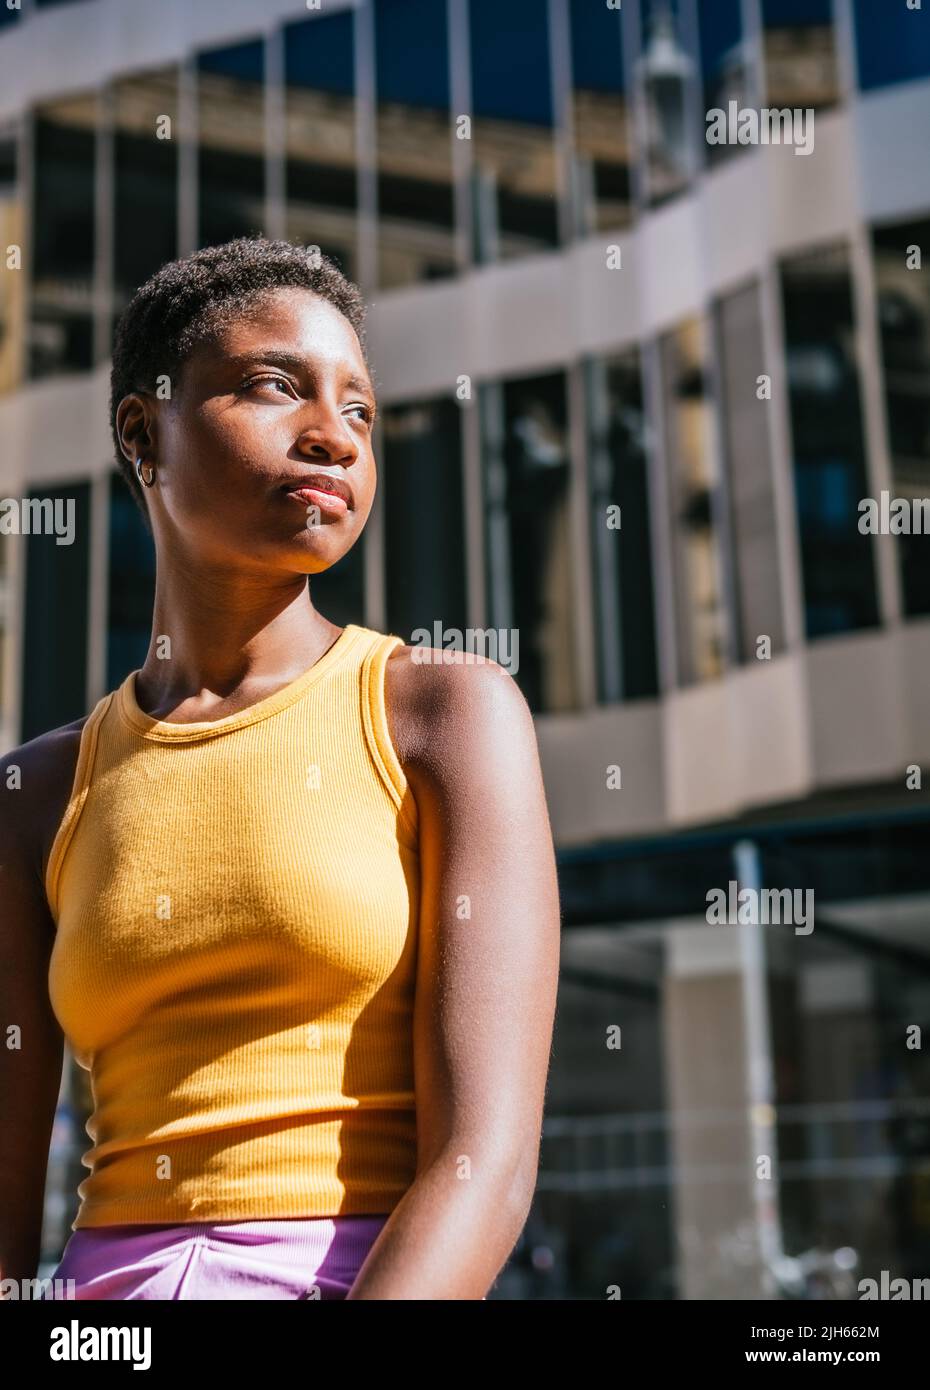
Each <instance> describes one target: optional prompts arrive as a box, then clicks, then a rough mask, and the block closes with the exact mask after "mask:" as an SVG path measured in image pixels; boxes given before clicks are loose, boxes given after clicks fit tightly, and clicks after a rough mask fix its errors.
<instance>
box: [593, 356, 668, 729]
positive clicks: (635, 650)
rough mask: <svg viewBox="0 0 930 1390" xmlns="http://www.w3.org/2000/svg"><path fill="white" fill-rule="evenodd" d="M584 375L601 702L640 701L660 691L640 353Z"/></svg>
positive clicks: (602, 362) (598, 364)
mask: <svg viewBox="0 0 930 1390" xmlns="http://www.w3.org/2000/svg"><path fill="white" fill-rule="evenodd" d="M585 377H586V383H587V398H588V408H587V419H588V469H589V475H588V476H589V486H590V488H591V527H592V533H591V539H592V560H593V563H594V598H595V611H596V614H597V626H598V633H599V636H600V640H599V642H598V698H599V699H600V700H603V701H605V702H606V701H613V700H636V699H640V698H642V697H644V696H647V695H655V694H656V693H657V690H658V682H657V676H656V644H655V612H654V606H653V590H652V546H651V541H650V529H649V520H650V518H649V489H648V454H647V446H646V438H647V435H646V431H647V425H646V416H645V413H644V410H643V384H642V374H641V371H640V364H639V352H638V350H637V349H635V348H633V349H630V350H629V351H628V352H625V353H621V354H619V355H618V356H616V357H609V358H603V359H601V358H595V359H593V360H591V361H589V362H588V363H586V372H585ZM617 508H619V515H618V513H617V511H616V510H614V511H611V510H610V509H617ZM618 521H619V526H618V525H617V522H618Z"/></svg>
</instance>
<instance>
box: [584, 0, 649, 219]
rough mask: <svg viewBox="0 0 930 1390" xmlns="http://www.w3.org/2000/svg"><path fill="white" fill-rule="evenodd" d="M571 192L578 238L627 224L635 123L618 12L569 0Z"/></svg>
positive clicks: (630, 212) (629, 214) (587, 2)
mask: <svg viewBox="0 0 930 1390" xmlns="http://www.w3.org/2000/svg"><path fill="white" fill-rule="evenodd" d="M569 17H570V20H571V51H572V98H573V103H572V132H573V139H574V149H573V154H572V161H573V179H572V185H573V188H572V191H573V199H574V209H575V229H576V232H577V234H578V235H579V236H586V235H588V234H589V233H591V232H596V231H606V230H607V229H608V228H614V227H626V226H628V225H629V222H630V219H631V216H632V209H631V205H630V204H631V193H630V164H631V161H632V157H633V156H632V148H631V142H632V135H633V125H632V120H631V118H630V109H629V105H628V103H627V98H626V90H625V88H626V83H625V80H624V71H623V48H622V42H621V35H622V21H621V16H620V12H619V10H608V9H607V7H606V6H601V7H600V8H594V7H592V6H591V4H590V3H589V0H571V9H570V16H569Z"/></svg>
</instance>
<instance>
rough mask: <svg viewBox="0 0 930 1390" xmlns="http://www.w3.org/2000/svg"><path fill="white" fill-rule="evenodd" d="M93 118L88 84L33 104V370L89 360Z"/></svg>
mask: <svg viewBox="0 0 930 1390" xmlns="http://www.w3.org/2000/svg"><path fill="white" fill-rule="evenodd" d="M96 124H97V98H96V94H95V93H93V92H91V93H89V94H86V95H82V96H74V97H69V98H67V99H66V100H62V101H59V102H55V103H53V104H50V105H47V106H42V107H40V108H39V109H38V110H37V111H36V121H35V161H34V170H35V216H34V232H33V248H34V251H33V254H34V258H35V261H34V278H33V284H32V305H31V322H30V327H29V375H30V376H32V377H40V376H49V375H52V374H54V373H57V372H68V371H81V370H84V369H87V368H90V367H92V366H93V291H94V163H95V141H96Z"/></svg>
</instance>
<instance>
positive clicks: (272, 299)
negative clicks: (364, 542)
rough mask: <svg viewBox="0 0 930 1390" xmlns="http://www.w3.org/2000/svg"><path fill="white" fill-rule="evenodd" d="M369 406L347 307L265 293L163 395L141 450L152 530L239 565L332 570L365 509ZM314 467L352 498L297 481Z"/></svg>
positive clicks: (294, 293)
mask: <svg viewBox="0 0 930 1390" xmlns="http://www.w3.org/2000/svg"><path fill="white" fill-rule="evenodd" d="M374 413H375V396H374V391H373V389H372V385H371V380H370V378H369V375H368V371H367V368H366V366H365V360H364V358H363V356H362V351H361V347H360V345H359V341H358V338H357V336H356V334H355V330H354V329H353V328H352V325H351V324H350V323H349V321H348V319H346V318H345V317H344V316H343V315H342V314H341V313H340V312H339V310H338V309H336V308H335V307H334V306H333V305H331V304H330V303H328V302H327V301H326V300H321V299H319V298H318V297H317V296H316V295H314V294H313V293H312V292H311V291H309V290H303V289H286V290H274V291H269V292H268V293H267V294H266V295H264V296H263V297H262V298H261V299H259V300H257V301H256V302H255V304H254V306H252V307H250V309H249V310H247V311H246V313H245V315H244V316H239V315H237V316H236V317H235V318H233V319H232V320H231V321H230V322H229V324H228V325H227V326H225V327H224V328H223V329H222V331H221V332H220V334H219V336H218V337H217V338H216V339H213V340H211V341H210V342H209V343H204V344H201V346H199V347H198V348H197V349H195V351H194V352H193V353H192V354H191V356H190V357H189V358H188V360H187V362H186V363H185V365H184V369H183V372H182V374H181V382H180V384H179V386H178V388H177V389H176V391H175V392H174V397H173V399H172V400H171V401H170V402H167V401H166V402H164V403H161V404H160V405H159V408H158V411H157V417H156V420H155V431H156V437H155V439H154V448H153V449H152V450H151V453H150V451H149V449H147V448H146V449H144V450H142V451H141V452H142V453H143V454H144V456H145V458H146V463H154V464H155V470H156V485H155V486H154V487H153V488H151V489H150V490H148V491H147V492H146V501H147V502H148V504H149V511H150V514H151V516H152V525H153V530H154V533H155V538H156V542H157V543H160V544H163V543H167V545H168V546H169V548H171V549H174V548H175V547H176V545H179V546H180V547H181V548H182V549H190V550H193V551H194V552H195V553H196V554H197V555H198V556H199V557H200V558H201V559H210V560H212V561H214V562H219V563H229V564H230V565H234V566H238V567H241V566H242V564H243V563H244V564H246V565H247V566H248V567H250V568H252V567H255V568H262V569H264V570H267V569H268V568H269V567H270V568H274V569H279V570H282V571H290V572H292V573H294V572H296V573H298V574H316V573H319V572H320V571H322V570H325V569H328V568H329V567H330V566H331V565H333V564H335V563H336V561H337V560H339V559H341V558H342V556H343V555H345V553H346V552H347V551H348V550H349V549H351V547H352V546H353V545H354V543H355V541H356V540H357V539H358V537H359V536H360V535H361V533H362V529H363V528H364V525H365V522H366V521H367V519H368V514H369V512H370V511H371V505H372V502H373V500H374V494H375V483H376V477H375V461H374V457H373V454H372V424H373V420H374ZM146 471H148V470H146ZM315 472H317V473H318V474H320V475H324V476H325V477H327V478H328V479H329V481H330V483H331V484H332V483H335V484H336V485H337V486H338V485H340V484H341V485H342V490H343V491H347V492H348V503H347V505H346V504H342V503H340V502H338V501H337V500H330V501H329V502H327V500H326V498H325V497H320V496H319V495H318V494H314V495H313V496H308V495H307V494H306V493H305V494H304V495H303V496H302V497H295V496H294V495H293V493H289V491H288V489H290V488H294V487H298V486H300V484H301V482H306V481H311V480H312V475H313V474H314V473H315ZM317 481H319V479H317Z"/></svg>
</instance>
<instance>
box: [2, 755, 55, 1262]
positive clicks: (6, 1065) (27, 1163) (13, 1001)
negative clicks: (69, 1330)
mask: <svg viewBox="0 0 930 1390" xmlns="http://www.w3.org/2000/svg"><path fill="white" fill-rule="evenodd" d="M41 743H42V740H39V739H36V740H33V742H32V743H31V744H28V745H25V746H24V747H22V748H18V749H14V751H13V752H12V753H9V754H7V756H6V757H5V758H4V759H3V760H2V762H0V1279H17V1280H20V1279H34V1278H35V1277H36V1271H37V1268H38V1264H39V1258H40V1254H41V1249H40V1247H41V1237H42V1213H43V1201H44V1196H45V1179H46V1173H47V1169H48V1152H49V1142H50V1139H51V1133H52V1125H53V1123H54V1119H55V1107H56V1104H57V1101H58V1092H59V1088H60V1085H61V1067H62V1060H63V1052H64V1039H63V1037H62V1033H61V1029H60V1027H59V1025H58V1021H57V1019H56V1018H55V1015H54V1013H53V1012H52V1007H51V1003H50V1001H49V997H48V963H49V956H50V954H51V950H52V946H53V944H54V939H55V938H54V932H55V924H54V921H53V920H52V916H51V913H50V912H49V909H48V903H47V901H46V898H45V890H44V886H43V884H42V878H41V855H40V853H39V852H38V851H37V849H36V843H37V835H36V833H35V832H36V829H37V826H36V820H35V809H36V796H35V793H36V790H37V789H38V788H39V786H40V783H41V782H42V781H43V780H44V779H43V776H42V773H41V764H42V761H43V758H44V756H45V755H44V751H43V748H42V747H40V744H41ZM14 765H15V766H17V767H19V768H20V769H21V775H22V786H21V787H16V786H15V778H14V779H13V780H14V786H12V787H11V786H10V785H9V782H10V780H11V779H10V778H9V777H8V770H9V768H10V767H11V766H14Z"/></svg>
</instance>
